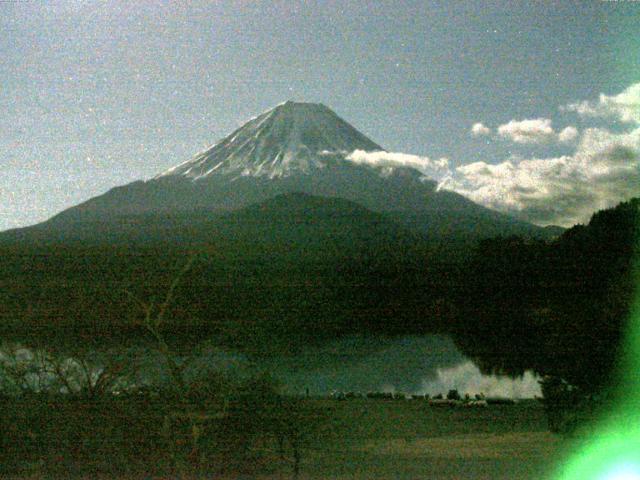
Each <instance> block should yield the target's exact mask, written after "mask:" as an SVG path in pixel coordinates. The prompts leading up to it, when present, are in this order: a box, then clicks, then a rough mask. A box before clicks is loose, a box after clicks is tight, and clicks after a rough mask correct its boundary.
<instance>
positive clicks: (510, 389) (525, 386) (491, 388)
mask: <svg viewBox="0 0 640 480" xmlns="http://www.w3.org/2000/svg"><path fill="white" fill-rule="evenodd" d="M452 389H455V390H458V392H459V393H460V394H462V395H464V394H465V393H468V394H469V395H475V394H476V393H484V394H485V395H486V396H487V397H505V398H534V397H536V396H538V397H539V396H542V392H541V391H540V384H539V383H538V378H537V377H536V376H535V375H534V374H533V373H531V372H529V371H527V372H525V374H524V375H523V376H522V377H521V378H516V379H512V378H509V377H504V376H495V375H483V374H482V373H481V372H480V369H478V367H476V366H475V365H474V364H473V363H472V362H465V363H463V364H461V365H457V366H455V367H451V368H439V369H438V370H437V374H436V378H435V379H433V380H425V381H424V382H423V384H422V388H421V389H420V393H428V394H429V395H432V396H433V395H437V394H438V393H442V394H444V395H446V394H447V392H448V391H449V390H452Z"/></svg>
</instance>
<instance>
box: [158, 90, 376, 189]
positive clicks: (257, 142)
mask: <svg viewBox="0 0 640 480" xmlns="http://www.w3.org/2000/svg"><path fill="white" fill-rule="evenodd" d="M354 150H365V151H379V150H383V149H382V147H380V146H379V145H377V144H376V143H374V142H373V141H372V140H370V139H369V138H367V137H366V136H365V135H363V134H362V133H360V132H359V131H358V130H356V129H355V128H354V127H352V126H351V125H349V123H347V122H346V121H344V120H343V119H342V118H340V117H339V116H338V115H336V114H335V113H334V112H333V111H332V110H331V109H329V108H327V107H326V106H324V105H322V104H320V103H304V102H293V101H287V102H285V103H281V104H280V105H278V106H276V107H275V108H273V109H271V110H268V111H267V112H265V113H263V114H262V115H259V116H257V117H255V118H253V119H251V120H249V121H248V122H247V123H245V124H244V125H243V126H241V127H240V128H238V129H237V130H236V131H234V132H233V133H231V134H230V135H229V136H227V137H225V138H223V139H222V140H221V141H220V142H218V143H217V144H215V145H213V146H212V147H210V148H208V149H207V150H205V151H204V152H201V153H199V154H197V155H196V156H195V157H193V158H192V159H190V160H188V161H186V162H184V163H182V164H180V165H178V166H176V167H173V168H171V169H169V170H167V171H165V172H163V173H162V174H160V175H159V176H158V177H156V178H160V177H166V176H182V177H186V178H190V179H192V180H199V179H203V178H206V177H209V176H211V175H216V174H224V175H232V176H234V177H239V176H253V177H265V178H277V177H286V176H288V175H290V174H291V173H292V172H294V171H295V172H296V173H304V174H309V173H311V172H312V171H313V170H314V169H321V168H323V167H325V166H326V161H327V159H328V158H330V157H336V156H338V157H344V156H346V155H347V154H348V153H350V152H353V151H354Z"/></svg>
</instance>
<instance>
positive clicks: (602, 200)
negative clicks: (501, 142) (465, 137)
mask: <svg viewBox="0 0 640 480" xmlns="http://www.w3.org/2000/svg"><path fill="white" fill-rule="evenodd" d="M442 187H443V188H447V189H450V190H454V191H457V192H458V193H461V194H463V195H465V196H467V197H468V198H470V199H471V200H473V201H475V202H478V203H480V204H483V205H485V206H488V207H491V208H494V209H496V210H500V211H503V212H511V213H515V214H517V215H518V216H520V217H521V218H524V219H526V220H529V221H531V222H534V223H539V224H559V225H564V226H570V225H573V224H575V223H581V222H586V221H588V219H589V217H590V215H591V214H592V213H593V212H594V211H596V210H599V209H603V208H609V207H612V206H614V205H615V204H617V203H618V202H620V201H622V200H625V199H628V198H630V197H632V196H638V195H640V128H637V129H635V130H632V131H630V132H626V133H620V134H616V133H612V132H610V131H608V130H604V129H597V128H591V129H587V130H585V131H584V133H583V135H582V138H581V139H580V142H579V144H578V146H577V148H576V151H575V152H574V154H573V155H564V156H561V157H553V158H533V159H525V160H519V159H514V160H508V161H505V162H502V163H499V164H496V165H492V164H488V163H486V162H476V163H472V164H468V165H463V166H461V167H458V168H457V169H455V171H454V172H453V174H452V176H450V177H449V178H448V179H447V180H445V181H444V182H443V184H442Z"/></svg>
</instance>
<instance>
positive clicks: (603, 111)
mask: <svg viewBox="0 0 640 480" xmlns="http://www.w3.org/2000/svg"><path fill="white" fill-rule="evenodd" d="M562 110H564V111H569V112H576V113H577V114H578V115H580V116H583V117H613V118H616V119H618V120H620V121H621V122H625V123H637V124H640V83H634V84H633V85H631V86H630V87H628V88H627V89H626V90H624V91H623V92H621V93H619V94H618V95H611V96H609V95H605V94H604V93H601V94H600V98H599V99H598V101H597V102H591V101H582V102H576V103H571V104H569V105H565V106H564V107H562Z"/></svg>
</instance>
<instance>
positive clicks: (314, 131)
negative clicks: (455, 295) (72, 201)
mask: <svg viewBox="0 0 640 480" xmlns="http://www.w3.org/2000/svg"><path fill="white" fill-rule="evenodd" d="M355 150H364V151H380V150H382V148H381V147H380V146H379V145H377V144H376V143H374V142H373V141H371V140H370V139H368V138H367V137H366V136H365V135H363V134H361V133H360V132H358V131H357V130H356V129H355V128H353V127H352V126H351V125H349V124H348V123H347V122H345V121H344V120H342V119H341V118H340V117H338V116H337V115H336V114H335V113H334V112H332V111H331V110H330V109H328V108H327V107H325V106H324V105H320V104H309V103H295V102H287V103H284V104H281V105H279V106H277V107H276V108H274V109H272V110H270V111H268V112H265V113H264V114H262V115H260V116H258V117H256V118H254V119H252V120H250V121H249V122H248V123H246V124H245V125H243V126H242V127H241V128H239V129H238V130H236V131H235V132H233V133H232V134H231V135H229V136H227V137H226V138H224V139H223V140H221V141H220V142H219V143H217V144H216V145H214V146H213V147H211V148H209V149H208V150H206V151H205V152H202V153H200V154H198V155H196V156H195V157H194V158H192V159H191V160H189V161H187V162H184V163H182V164H180V165H178V166H176V167H174V168H171V169H169V170H167V171H166V172H164V173H162V174H160V175H158V176H156V177H155V178H153V179H151V180H148V181H138V182H133V183H131V184H128V185H124V186H121V187H117V188H114V189H112V190H110V191H109V192H107V193H105V194H104V195H100V196H98V197H95V198H92V199H90V200H88V201H86V202H84V203H82V204H80V205H78V206H76V207H73V208H70V209H68V210H66V211H64V212H62V213H60V214H58V215H56V216H55V217H53V218H52V219H51V220H49V221H48V222H46V224H47V227H46V228H48V229H50V230H51V231H64V230H65V229H69V228H75V227H76V226H77V225H78V224H86V223H87V222H92V221H93V222H102V223H109V222H116V223H117V222H119V221H120V220H119V219H120V218H121V217H123V216H131V215H140V214H159V213H168V214H176V213H179V212H183V213H187V212H197V211H199V210H207V211H210V212H215V211H218V212H224V211H233V210H236V209H239V208H242V207H246V206H249V205H252V204H255V203H260V202H263V201H265V200H267V199H269V198H272V197H275V196H277V195H281V194H288V193H295V192H301V193H306V194H308V195H312V196H323V197H331V198H343V199H346V200H349V201H352V202H356V203H358V204H360V205H362V206H363V207H365V208H367V209H369V210H372V211H375V212H386V213H387V214H388V216H389V218H391V219H393V220H394V221H397V222H400V223H403V224H404V225H405V226H408V227H411V228H413V229H415V230H416V231H419V232H421V233H422V234H423V235H426V236H427V237H428V238H430V239H432V240H442V239H443V238H446V240H447V241H449V240H452V239H454V238H461V239H465V240H474V239H478V238H486V237H491V236H495V235H513V234H520V235H525V236H536V237H541V238H549V237H551V236H552V234H551V232H550V231H548V230H545V229H542V228H539V227H536V226H534V225H531V224H528V223H526V222H522V221H518V220H516V219H514V218H512V217H509V216H507V215H503V214H500V213H497V212H495V211H492V210H489V209H487V208H484V207H482V206H480V205H477V204H475V203H473V202H471V201H470V200H468V199H466V198H464V197H463V196H461V195H458V194H456V193H453V192H449V191H439V190H438V189H437V184H436V182H434V181H432V180H430V179H427V178H425V177H424V176H423V175H422V174H421V173H420V172H419V171H417V170H415V169H413V168H409V167H393V168H392V167H388V166H387V167H379V166H372V165H366V164H356V163H354V162H351V161H349V160H348V159H347V157H348V155H349V153H350V152H353V151H355Z"/></svg>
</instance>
